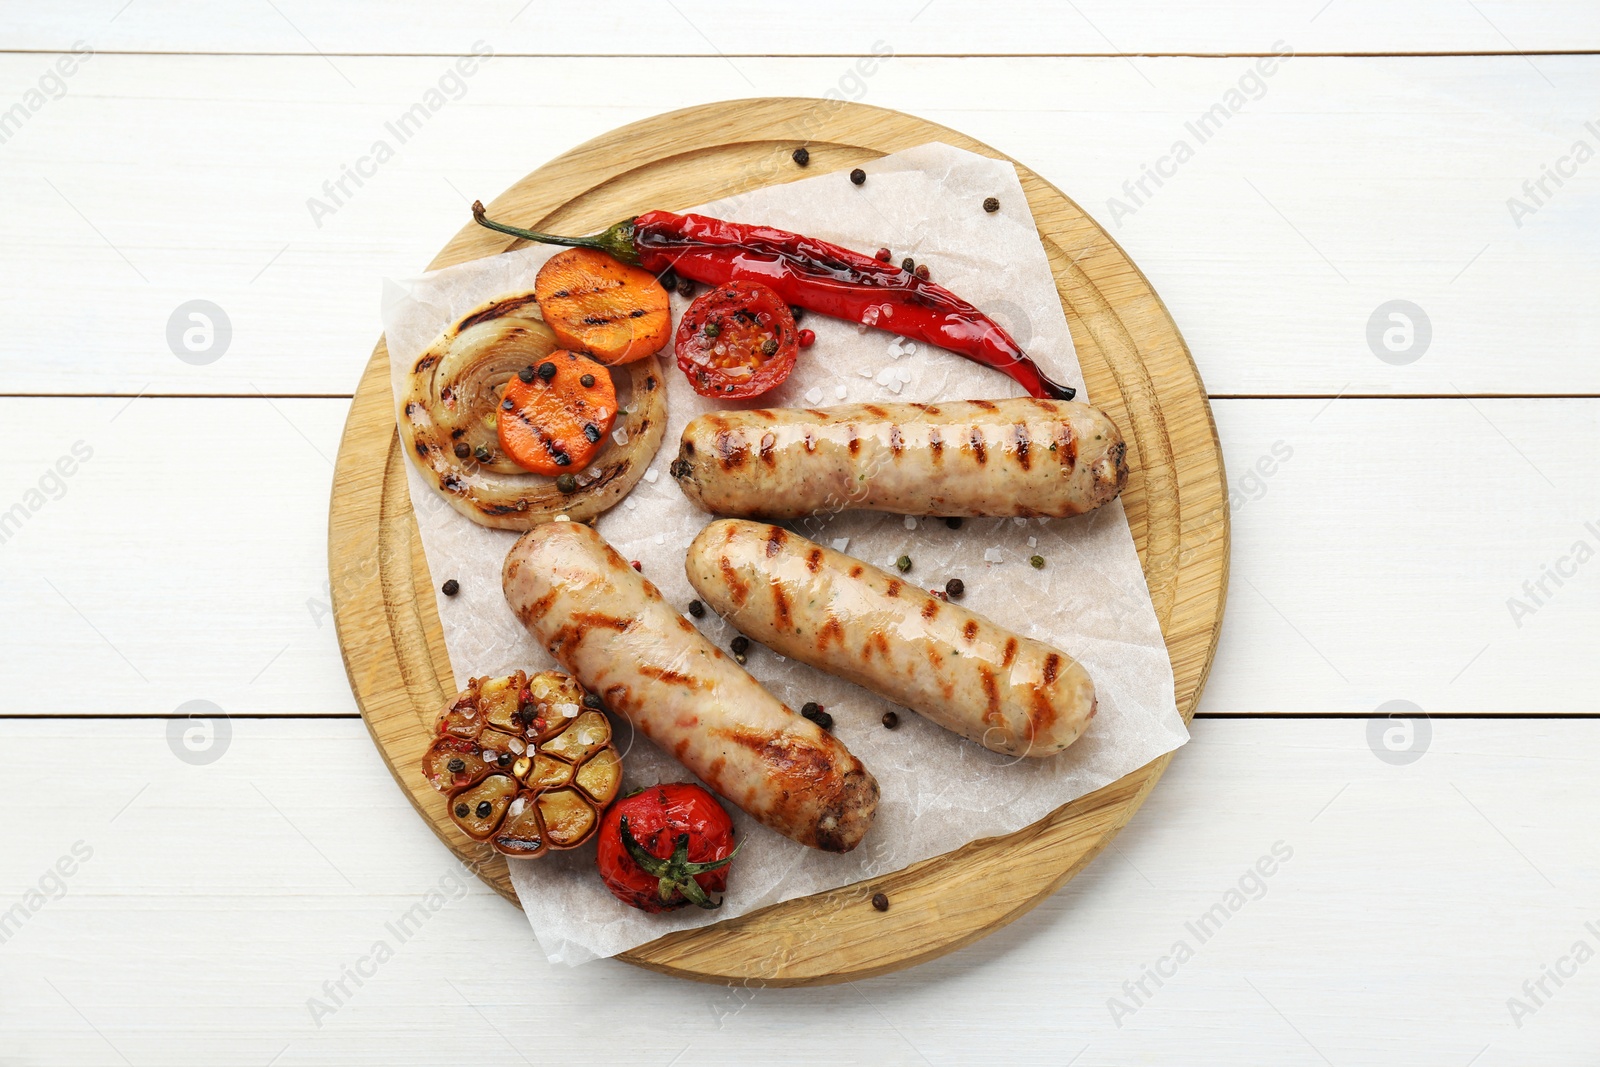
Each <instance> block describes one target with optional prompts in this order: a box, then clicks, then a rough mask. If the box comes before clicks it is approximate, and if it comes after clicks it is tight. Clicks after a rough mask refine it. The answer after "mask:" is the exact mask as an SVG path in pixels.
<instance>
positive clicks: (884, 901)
mask: <svg viewBox="0 0 1600 1067" xmlns="http://www.w3.org/2000/svg"><path fill="white" fill-rule="evenodd" d="M872 906H873V907H874V908H877V909H878V910H879V911H888V910H889V898H888V897H886V896H884V895H883V894H882V893H874V894H872Z"/></svg>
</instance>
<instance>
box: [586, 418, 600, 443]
mask: <svg viewBox="0 0 1600 1067" xmlns="http://www.w3.org/2000/svg"><path fill="white" fill-rule="evenodd" d="M583 436H584V437H586V438H588V440H589V443H590V444H591V445H592V444H594V443H595V442H596V441H598V440H600V427H598V426H596V425H595V424H594V423H592V422H586V423H584V424H583Z"/></svg>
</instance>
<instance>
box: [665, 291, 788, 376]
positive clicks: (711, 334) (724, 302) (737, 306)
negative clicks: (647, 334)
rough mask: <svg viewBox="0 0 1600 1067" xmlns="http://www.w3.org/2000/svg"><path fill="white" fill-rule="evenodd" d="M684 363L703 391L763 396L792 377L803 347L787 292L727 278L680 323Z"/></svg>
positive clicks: (680, 362) (682, 367) (680, 351)
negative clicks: (779, 292)
mask: <svg viewBox="0 0 1600 1067" xmlns="http://www.w3.org/2000/svg"><path fill="white" fill-rule="evenodd" d="M676 349H677V354H678V369H679V370H681V371H683V373H684V374H686V375H688V376H689V384H690V385H691V386H693V387H694V391H695V392H697V393H699V394H700V395H701V396H708V397H715V398H720V399H723V400H740V399H743V398H745V397H751V396H759V395H761V394H762V393H765V392H766V391H767V390H769V389H772V388H774V387H775V386H777V385H779V384H780V383H782V381H783V380H784V379H785V378H787V377H789V372H790V371H792V370H794V361H795V357H796V356H797V355H798V354H799V351H800V338H799V335H798V334H797V333H796V331H795V327H794V315H793V313H791V312H790V310H789V305H788V304H786V303H784V302H783V298H782V297H780V296H779V295H778V294H777V293H775V292H773V291H772V290H771V289H768V288H767V287H766V286H765V285H758V284H757V283H755V282H741V281H732V282H725V283H723V284H722V285H719V286H717V287H716V288H715V289H713V290H711V291H710V292H708V293H706V294H705V295H704V296H701V297H700V298H699V299H697V300H695V302H694V303H692V304H690V305H689V310H688V311H685V312H684V313H683V319H682V321H680V322H679V323H678V338H677V344H676Z"/></svg>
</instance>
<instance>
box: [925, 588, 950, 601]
mask: <svg viewBox="0 0 1600 1067" xmlns="http://www.w3.org/2000/svg"><path fill="white" fill-rule="evenodd" d="M928 593H929V594H930V595H931V596H936V597H938V598H939V599H940V600H943V601H945V602H946V603H949V601H950V594H949V593H946V592H945V591H944V590H943V589H930V590H928Z"/></svg>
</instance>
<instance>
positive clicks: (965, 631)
mask: <svg viewBox="0 0 1600 1067" xmlns="http://www.w3.org/2000/svg"><path fill="white" fill-rule="evenodd" d="M961 636H962V637H965V638H966V639H967V644H969V645H970V644H971V643H972V642H973V641H974V640H976V639H977V636H978V620H977V619H968V620H967V624H966V625H965V626H963V627H962V628H961Z"/></svg>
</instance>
